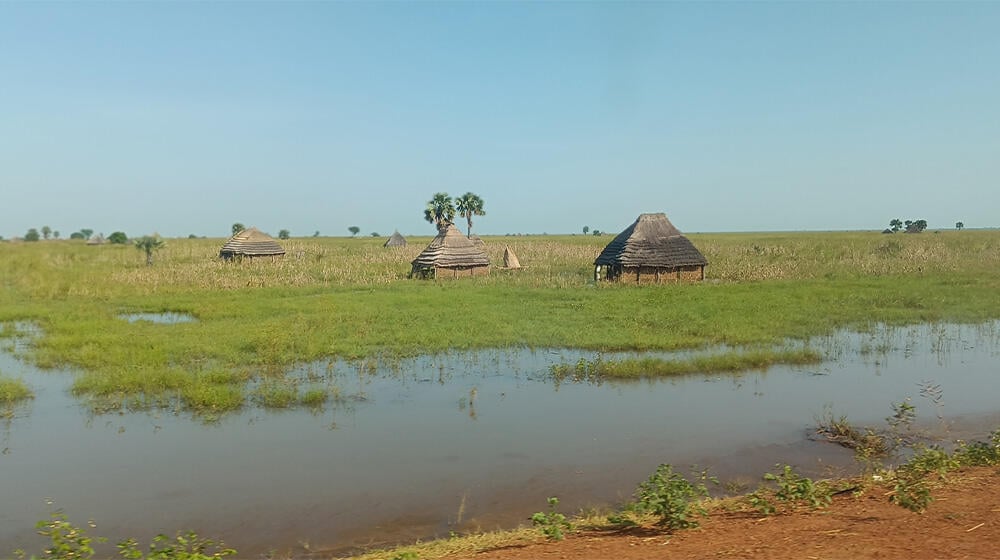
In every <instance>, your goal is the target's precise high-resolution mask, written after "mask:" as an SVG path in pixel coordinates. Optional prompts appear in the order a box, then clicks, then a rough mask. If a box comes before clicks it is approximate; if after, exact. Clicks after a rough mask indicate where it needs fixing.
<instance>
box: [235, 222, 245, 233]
mask: <svg viewBox="0 0 1000 560" xmlns="http://www.w3.org/2000/svg"><path fill="white" fill-rule="evenodd" d="M245 229H247V227H246V226H245V225H243V224H241V223H239V222H236V223H235V224H233V235H236V234H237V233H239V232H241V231H243V230H245Z"/></svg>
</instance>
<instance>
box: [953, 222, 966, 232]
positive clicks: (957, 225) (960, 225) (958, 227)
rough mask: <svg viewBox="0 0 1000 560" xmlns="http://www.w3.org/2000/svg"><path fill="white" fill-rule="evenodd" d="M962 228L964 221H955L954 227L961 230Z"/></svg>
mask: <svg viewBox="0 0 1000 560" xmlns="http://www.w3.org/2000/svg"><path fill="white" fill-rule="evenodd" d="M964 228H965V224H964V223H962V222H955V229H957V230H959V231H961V230H962V229H964Z"/></svg>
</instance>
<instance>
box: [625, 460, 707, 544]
mask: <svg viewBox="0 0 1000 560" xmlns="http://www.w3.org/2000/svg"><path fill="white" fill-rule="evenodd" d="M709 480H710V481H712V482H716V483H717V481H716V480H715V479H714V478H710V477H708V475H707V473H706V472H702V473H700V475H699V482H698V484H691V483H690V482H689V481H688V480H687V479H686V478H684V477H683V476H681V475H680V474H679V473H676V472H674V469H673V467H672V466H670V465H667V464H663V465H660V466H659V467H657V468H656V471H655V472H654V473H653V474H652V475H650V477H649V480H646V481H645V482H643V483H641V484H639V488H638V489H637V490H636V498H637V499H638V503H637V504H636V509H637V510H638V511H640V512H643V513H649V514H652V515H655V516H656V517H658V518H659V521H658V524H659V525H663V526H665V527H666V528H668V529H670V530H676V529H687V528H690V527H697V526H698V521H697V520H695V519H693V515H702V516H704V515H706V514H707V512H706V511H705V508H703V507H702V506H701V505H700V504H699V502H700V501H701V500H702V499H704V498H706V497H708V488H707V487H706V486H705V482H706V481H709Z"/></svg>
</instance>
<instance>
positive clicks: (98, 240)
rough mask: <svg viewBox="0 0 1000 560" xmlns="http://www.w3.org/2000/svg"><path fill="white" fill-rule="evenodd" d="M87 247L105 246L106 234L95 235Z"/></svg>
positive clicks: (89, 240) (88, 241)
mask: <svg viewBox="0 0 1000 560" xmlns="http://www.w3.org/2000/svg"><path fill="white" fill-rule="evenodd" d="M87 245H104V234H102V233H95V234H94V235H92V236H91V237H90V239H88V240H87Z"/></svg>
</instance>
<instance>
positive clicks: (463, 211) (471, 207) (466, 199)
mask: <svg viewBox="0 0 1000 560" xmlns="http://www.w3.org/2000/svg"><path fill="white" fill-rule="evenodd" d="M484 204H485V203H484V202H483V199H482V198H479V195H477V194H473V193H471V192H467V193H465V194H463V195H462V196H460V197H458V198H457V199H455V210H457V211H458V214H459V215H460V216H462V217H463V218H465V219H466V221H468V223H469V229H468V231H467V232H466V235H467V236H470V237H471V236H472V217H473V216H485V215H486V210H484V209H483V206H484Z"/></svg>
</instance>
